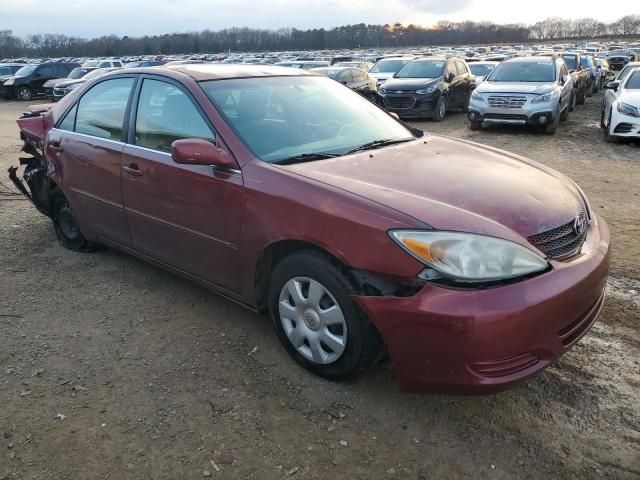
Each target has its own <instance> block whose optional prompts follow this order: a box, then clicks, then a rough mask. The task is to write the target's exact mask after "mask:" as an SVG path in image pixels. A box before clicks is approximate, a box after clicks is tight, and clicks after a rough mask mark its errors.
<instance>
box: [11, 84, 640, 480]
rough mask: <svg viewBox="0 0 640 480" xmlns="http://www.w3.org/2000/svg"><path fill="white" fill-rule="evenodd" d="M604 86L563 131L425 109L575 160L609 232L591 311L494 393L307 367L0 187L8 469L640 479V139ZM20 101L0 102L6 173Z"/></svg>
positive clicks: (440, 127)
mask: <svg viewBox="0 0 640 480" xmlns="http://www.w3.org/2000/svg"><path fill="white" fill-rule="evenodd" d="M600 98H601V97H600V96H595V97H593V98H589V99H587V104H586V106H585V107H581V108H580V107H579V109H578V110H577V111H576V112H573V113H572V115H571V117H570V119H569V121H568V122H567V123H566V124H562V125H561V127H560V129H559V132H558V134H556V135H555V136H546V135H543V134H538V133H532V132H528V131H526V130H523V129H519V128H508V129H507V128H504V129H501V128H492V129H488V130H483V131H480V132H471V131H470V130H468V128H467V125H466V123H467V122H466V121H465V118H464V115H463V114H453V115H451V116H450V117H449V119H447V120H446V121H445V122H443V123H441V124H436V123H431V122H425V123H419V124H416V125H417V126H419V127H420V128H424V129H426V130H429V131H434V132H438V133H444V134H448V135H452V136H454V137H461V138H465V139H470V140H473V141H478V142H482V143H487V144H490V145H493V146H496V147H500V148H505V149H508V150H512V151H515V152H517V153H519V154H523V155H526V156H529V157H531V158H533V159H535V160H538V161H541V162H543V163H545V164H547V165H549V166H551V167H553V168H556V169H558V170H560V171H561V172H563V173H565V174H568V175H569V176H571V177H572V178H573V179H574V180H576V181H577V182H578V183H579V184H580V185H581V186H582V187H583V189H584V190H585V192H586V193H587V195H588V196H589V198H590V200H591V203H592V207H593V208H594V209H595V210H597V211H598V212H599V213H600V214H601V215H602V216H603V217H604V218H605V219H606V220H607V221H608V222H609V225H610V226H611V229H612V233H613V248H614V256H613V264H612V270H611V280H610V288H609V297H608V300H607V302H606V305H605V307H604V310H603V313H602V316H601V317H600V320H599V322H598V323H597V324H596V325H595V327H594V328H593V330H592V331H591V332H590V333H589V334H588V335H587V336H586V337H585V338H584V339H583V340H582V341H581V342H580V343H579V344H578V345H577V346H576V347H575V348H574V349H573V350H572V351H571V352H569V353H568V354H567V355H565V356H564V357H563V358H562V359H561V361H559V362H558V363H557V364H555V365H554V366H553V367H551V368H549V369H548V370H547V371H545V372H544V373H543V374H541V375H539V376H537V377H535V378H533V379H531V380H530V381H528V382H526V383H525V384H523V385H521V386H519V387H517V388H515V389H513V390H511V391H508V392H505V393H501V394H498V395H495V396H489V397H447V396H427V395H425V396H416V395H408V394H404V393H402V392H400V391H399V390H398V387H397V385H396V383H395V381H394V376H393V371H392V370H391V366H390V364H389V363H388V362H387V363H384V364H382V365H379V366H378V367H376V369H375V370H373V371H371V372H369V373H368V374H367V375H365V376H364V377H363V378H361V379H360V380H359V381H356V382H352V383H341V384H335V383H330V382H327V381H324V380H321V379H319V378H316V377H313V376H311V375H310V374H308V373H306V372H305V371H304V370H302V369H301V368H300V367H298V366H297V365H296V364H295V363H294V362H293V361H291V360H290V359H289V358H288V357H287V355H286V353H285V352H284V350H283V349H282V348H281V347H280V345H279V343H278V341H277V339H276V336H275V335H274V334H273V333H272V331H271V327H270V324H269V322H268V320H267V319H266V318H261V317H258V316H256V315H254V314H252V313H250V312H247V311H245V310H243V309H242V308H240V307H238V306H236V305H234V304H233V303H230V302H228V301H226V300H223V299H222V298H219V297H217V296H215V295H213V294H210V293H208V292H207V291H205V290H203V289H201V288H199V287H197V286H194V285H192V284H190V283H188V282H186V281H184V280H182V279H180V278H177V277H175V276H172V275H171V274H168V273H166V272H164V271H161V270H158V269H156V268H154V267H152V266H149V265H147V264H145V263H143V262H141V261H138V260H136V259H134V258H131V257H129V256H126V255H124V254H121V253H118V252H115V251H111V250H105V251H102V252H99V253H96V254H88V255H87V254H85V255H83V254H75V253H72V252H69V251H67V250H65V249H63V248H62V247H61V246H60V245H59V244H58V243H57V241H56V239H55V235H54V232H53V229H52V227H51V225H50V222H49V221H48V219H46V218H45V217H43V216H42V215H40V214H39V213H38V212H37V211H36V210H35V208H33V207H32V206H31V205H30V204H29V203H28V202H26V201H21V200H17V199H13V198H10V197H6V196H0V338H1V339H2V342H1V345H2V346H1V347H0V434H1V435H2V437H1V439H0V479H26V478H29V479H56V480H60V479H85V478H86V479H100V480H102V479H104V480H107V479H111V480H120V479H192V478H206V477H211V478H233V479H235V478H239V479H245V478H251V479H280V478H294V479H296V478H305V479H320V478H323V479H325V478H338V479H382V478H401V479H414V480H422V479H435V478H446V479H462V478H472V479H511V478H518V479H536V480H539V479H580V480H582V479H589V478H597V479H602V478H605V479H638V478H640V399H639V391H640V355H639V353H640V336H639V334H638V332H639V329H640V327H639V322H638V320H639V317H640V315H639V311H640V241H639V240H638V238H640V196H639V195H640V187H639V185H640V146H638V145H637V144H635V145H634V144H617V145H610V144H607V143H605V142H604V140H603V137H602V132H601V131H600V129H599V128H598V124H599V108H598V107H599V104H600ZM25 106H26V105H25V104H23V103H18V102H2V101H0V167H1V168H2V172H5V171H6V169H7V168H8V167H9V166H10V165H12V164H17V157H18V155H19V149H20V146H21V144H20V142H19V139H18V128H17V126H16V124H15V121H14V120H15V119H16V118H17V116H18V115H19V113H20V112H21V111H22V110H23V109H24V108H25ZM0 176H2V177H3V178H2V179H0V181H1V182H3V183H4V184H5V185H7V184H8V179H7V177H6V176H5V174H4V173H3V174H1V175H0ZM58 414H63V415H64V416H65V417H64V420H61V418H57V417H56V416H57V415H58Z"/></svg>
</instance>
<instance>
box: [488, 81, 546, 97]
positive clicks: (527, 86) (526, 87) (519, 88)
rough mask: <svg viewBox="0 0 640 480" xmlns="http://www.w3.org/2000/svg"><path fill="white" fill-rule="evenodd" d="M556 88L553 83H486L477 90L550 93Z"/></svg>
mask: <svg viewBox="0 0 640 480" xmlns="http://www.w3.org/2000/svg"><path fill="white" fill-rule="evenodd" d="M554 87H555V83H552V82H492V81H484V82H482V85H479V86H478V88H477V91H478V93H529V94H533V95H539V94H541V93H548V92H549V90H552V89H553V88H554Z"/></svg>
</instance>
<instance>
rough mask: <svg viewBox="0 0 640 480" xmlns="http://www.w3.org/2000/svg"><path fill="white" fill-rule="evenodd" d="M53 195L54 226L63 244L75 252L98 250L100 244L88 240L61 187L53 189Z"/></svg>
mask: <svg viewBox="0 0 640 480" xmlns="http://www.w3.org/2000/svg"><path fill="white" fill-rule="evenodd" d="M52 197H53V198H52V200H53V215H52V216H53V226H54V228H55V231H56V236H57V237H58V240H59V241H60V243H61V244H62V246H63V247H65V248H67V249H69V250H72V251H74V252H82V253H89V252H94V251H96V250H97V249H98V248H99V246H98V244H96V243H94V242H90V241H89V240H87V239H86V238H85V236H84V235H83V234H82V232H81V231H80V227H79V225H78V222H77V221H76V218H75V216H74V214H73V209H72V208H71V206H70V205H69V201H68V200H67V197H65V196H64V194H63V193H62V192H61V191H60V190H59V189H56V190H54V191H53V194H52Z"/></svg>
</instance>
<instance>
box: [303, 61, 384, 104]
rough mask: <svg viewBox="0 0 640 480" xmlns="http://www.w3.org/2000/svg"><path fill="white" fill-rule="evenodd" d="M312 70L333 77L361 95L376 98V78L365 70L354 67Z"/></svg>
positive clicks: (371, 98)
mask: <svg viewBox="0 0 640 480" xmlns="http://www.w3.org/2000/svg"><path fill="white" fill-rule="evenodd" d="M310 71H311V72H314V73H319V74H320V75H324V76H325V77H329V78H332V79H334V80H335V81H337V82H340V83H342V84H343V85H346V86H347V87H349V88H350V89H351V90H354V91H356V92H358V93H359V94H360V95H363V96H365V97H367V98H369V99H370V100H375V95H376V80H375V78H373V77H370V76H369V74H368V73H367V72H365V71H364V70H361V69H359V68H354V67H323V68H313V69H311V70H310Z"/></svg>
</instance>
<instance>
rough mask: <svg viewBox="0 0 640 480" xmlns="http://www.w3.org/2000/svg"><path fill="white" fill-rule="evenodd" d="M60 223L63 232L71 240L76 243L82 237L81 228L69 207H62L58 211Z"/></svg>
mask: <svg viewBox="0 0 640 480" xmlns="http://www.w3.org/2000/svg"><path fill="white" fill-rule="evenodd" d="M58 225H60V230H61V231H62V234H63V235H64V236H65V238H66V239H67V240H68V241H69V242H71V243H75V242H77V241H78V239H79V238H80V229H79V228H78V224H77V222H76V219H75V218H74V217H73V213H72V212H71V210H70V209H69V207H63V208H62V209H60V212H59V213H58Z"/></svg>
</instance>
